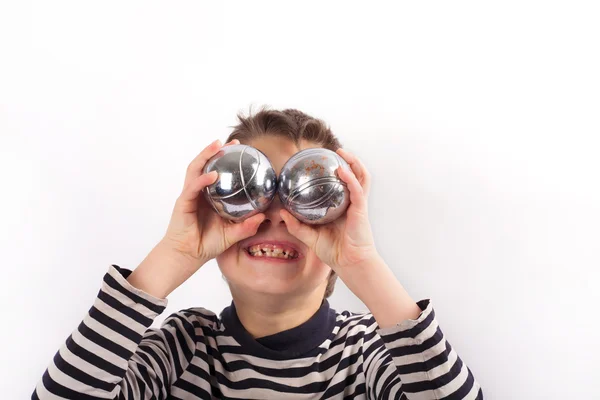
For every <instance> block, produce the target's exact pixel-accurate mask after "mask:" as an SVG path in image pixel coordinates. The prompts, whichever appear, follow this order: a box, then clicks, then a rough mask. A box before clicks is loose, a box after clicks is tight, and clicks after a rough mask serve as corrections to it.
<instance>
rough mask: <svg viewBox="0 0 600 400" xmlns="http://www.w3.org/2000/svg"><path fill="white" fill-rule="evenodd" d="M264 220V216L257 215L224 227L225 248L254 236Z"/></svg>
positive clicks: (261, 214)
mask: <svg viewBox="0 0 600 400" xmlns="http://www.w3.org/2000/svg"><path fill="white" fill-rule="evenodd" d="M265 218H266V216H265V214H263V213H259V214H256V215H253V216H251V217H250V218H247V219H245V220H243V221H241V222H239V223H235V224H228V225H227V226H226V227H225V237H226V240H227V247H229V246H231V245H233V244H234V243H236V242H239V241H240V240H244V239H246V238H249V237H250V236H252V235H255V234H256V232H257V231H258V228H259V227H260V224H262V222H263V221H264V220H265Z"/></svg>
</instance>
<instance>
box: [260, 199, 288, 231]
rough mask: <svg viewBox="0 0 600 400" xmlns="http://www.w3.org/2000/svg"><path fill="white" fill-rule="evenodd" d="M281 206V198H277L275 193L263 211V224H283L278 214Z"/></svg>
mask: <svg viewBox="0 0 600 400" xmlns="http://www.w3.org/2000/svg"><path fill="white" fill-rule="evenodd" d="M282 208H283V205H282V204H281V200H279V196H277V195H276V196H275V197H274V198H273V201H271V204H270V205H269V208H267V209H266V210H265V211H264V214H265V217H266V218H265V219H264V221H263V224H268V225H272V226H280V225H285V222H284V221H283V219H282V218H281V216H280V215H279V211H280V210H281V209H282Z"/></svg>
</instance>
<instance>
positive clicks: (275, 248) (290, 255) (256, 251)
mask: <svg viewBox="0 0 600 400" xmlns="http://www.w3.org/2000/svg"><path fill="white" fill-rule="evenodd" d="M244 250H245V251H246V253H247V254H248V255H250V256H251V257H264V258H270V259H281V260H295V259H298V258H299V257H300V254H299V253H298V251H297V250H296V249H293V248H292V247H290V246H285V245H279V244H271V243H259V244H254V245H252V246H249V247H246V248H245V249H244Z"/></svg>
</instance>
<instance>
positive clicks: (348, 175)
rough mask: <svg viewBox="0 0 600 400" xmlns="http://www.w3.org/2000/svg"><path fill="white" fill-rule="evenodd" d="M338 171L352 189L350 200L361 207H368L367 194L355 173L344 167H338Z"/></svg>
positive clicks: (349, 188) (350, 189)
mask: <svg viewBox="0 0 600 400" xmlns="http://www.w3.org/2000/svg"><path fill="white" fill-rule="evenodd" d="M337 173H338V175H339V177H340V179H341V180H342V181H344V182H345V183H346V186H347V187H348V190H349V191H350V202H351V203H352V204H355V205H356V206H357V207H359V208H360V209H366V205H367V196H366V193H365V191H364V189H363V187H362V186H361V184H360V182H359V181H358V179H357V178H356V176H355V175H354V173H352V172H351V171H350V170H348V169H347V168H344V167H338V168H337Z"/></svg>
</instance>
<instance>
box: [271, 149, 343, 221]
mask: <svg viewBox="0 0 600 400" xmlns="http://www.w3.org/2000/svg"><path fill="white" fill-rule="evenodd" d="M340 166H342V167H345V168H348V169H350V166H349V165H348V163H347V162H346V161H345V160H344V159H343V158H342V157H340V156H339V155H338V154H337V153H335V152H333V151H331V150H328V149H325V148H313V149H305V150H302V151H300V152H298V153H296V154H294V156H292V158H290V159H289V160H288V161H287V162H286V163H285V165H284V166H283V168H282V169H281V172H280V173H279V182H278V189H277V190H278V194H279V198H280V200H281V204H282V205H283V207H285V208H286V209H287V210H288V211H289V212H290V213H291V214H292V215H294V216H295V217H296V218H298V219H299V220H300V221H302V222H304V223H307V224H326V223H328V222H331V221H333V220H335V219H337V218H338V217H340V216H341V215H342V214H343V213H344V212H345V211H346V209H347V208H348V205H349V204H350V191H349V190H348V188H347V187H346V183H345V182H344V181H342V180H341V179H340V178H339V177H338V176H337V174H336V173H335V170H336V169H337V168H338V167H340Z"/></svg>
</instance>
